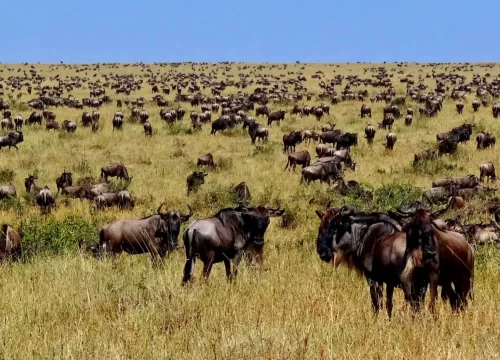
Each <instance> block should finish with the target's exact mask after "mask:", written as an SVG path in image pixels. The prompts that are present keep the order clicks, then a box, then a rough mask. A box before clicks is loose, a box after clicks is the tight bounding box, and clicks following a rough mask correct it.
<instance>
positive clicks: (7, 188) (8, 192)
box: [0, 183, 17, 200]
mask: <svg viewBox="0 0 500 360" xmlns="http://www.w3.org/2000/svg"><path fill="white" fill-rule="evenodd" d="M16 195H17V192H16V186H15V185H14V184H12V183H10V184H9V185H4V186H0V200H3V199H7V198H12V197H16Z"/></svg>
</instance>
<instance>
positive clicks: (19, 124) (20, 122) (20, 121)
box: [14, 115, 23, 131]
mask: <svg viewBox="0 0 500 360" xmlns="http://www.w3.org/2000/svg"><path fill="white" fill-rule="evenodd" d="M14 124H15V125H16V131H21V130H22V129H23V117H22V116H21V115H17V116H16V117H15V118H14Z"/></svg>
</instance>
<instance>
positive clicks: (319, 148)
mask: <svg viewBox="0 0 500 360" xmlns="http://www.w3.org/2000/svg"><path fill="white" fill-rule="evenodd" d="M327 149H329V148H328V147H327V146H326V145H325V144H318V145H317V146H316V155H318V157H319V158H320V157H323V156H324V154H325V153H326V152H327Z"/></svg>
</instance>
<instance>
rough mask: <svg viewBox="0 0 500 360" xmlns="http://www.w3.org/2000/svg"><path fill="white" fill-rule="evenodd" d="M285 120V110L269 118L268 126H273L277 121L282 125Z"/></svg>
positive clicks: (272, 114)
mask: <svg viewBox="0 0 500 360" xmlns="http://www.w3.org/2000/svg"><path fill="white" fill-rule="evenodd" d="M283 120H285V110H280V111H274V112H272V113H270V114H269V116H268V117H267V125H268V126H271V125H272V124H273V121H276V122H277V123H278V125H280V122H281V121H283Z"/></svg>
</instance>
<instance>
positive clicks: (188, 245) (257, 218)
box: [182, 206, 284, 284]
mask: <svg viewBox="0 0 500 360" xmlns="http://www.w3.org/2000/svg"><path fill="white" fill-rule="evenodd" d="M283 213H284V210H281V209H279V208H277V209H273V208H268V207H263V206H258V207H253V208H246V207H238V208H227V209H223V210H220V211H219V212H218V213H217V214H215V215H214V216H213V217H210V218H208V219H202V220H196V221H194V222H193V223H191V224H190V225H189V227H188V228H187V229H186V230H185V231H184V234H183V236H182V238H183V240H184V248H185V249H186V264H185V265H184V276H183V279H182V283H183V284H186V283H187V282H189V281H191V279H192V278H193V274H194V265H195V262H196V258H199V259H200V260H201V261H202V262H203V276H204V277H205V278H206V279H208V277H209V276H210V271H211V270H212V265H213V264H215V263H219V262H224V266H225V268H226V276H227V278H228V279H231V278H232V276H233V273H232V271H231V260H232V261H233V263H234V266H235V269H234V276H236V275H237V273H238V264H239V262H240V260H241V257H242V255H243V253H244V252H245V251H246V250H247V249H248V248H249V247H250V246H253V247H254V249H255V250H256V251H257V254H258V256H257V259H258V261H262V252H263V247H264V234H265V232H266V230H267V227H268V226H269V223H270V220H269V218H270V217H278V216H281V215H283Z"/></svg>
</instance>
